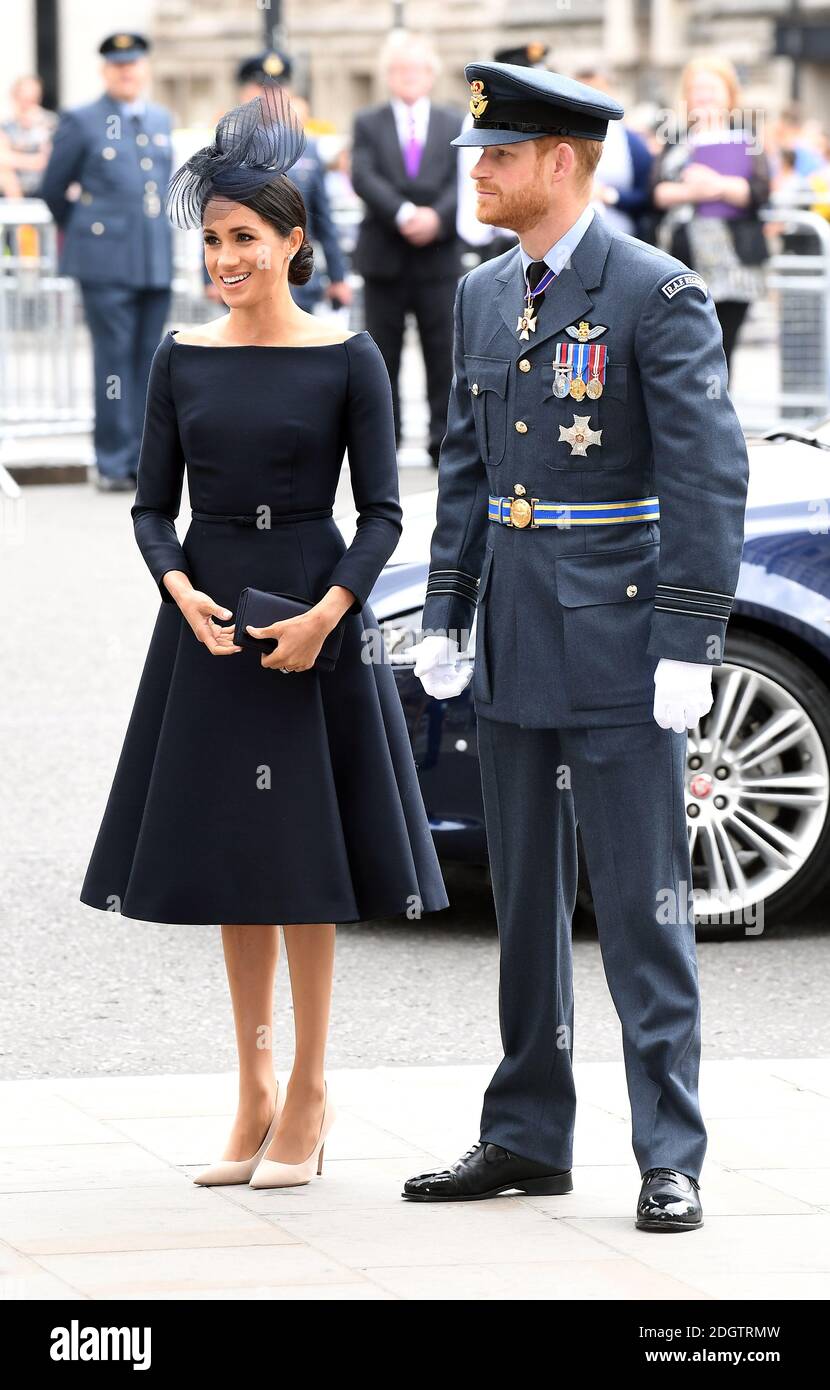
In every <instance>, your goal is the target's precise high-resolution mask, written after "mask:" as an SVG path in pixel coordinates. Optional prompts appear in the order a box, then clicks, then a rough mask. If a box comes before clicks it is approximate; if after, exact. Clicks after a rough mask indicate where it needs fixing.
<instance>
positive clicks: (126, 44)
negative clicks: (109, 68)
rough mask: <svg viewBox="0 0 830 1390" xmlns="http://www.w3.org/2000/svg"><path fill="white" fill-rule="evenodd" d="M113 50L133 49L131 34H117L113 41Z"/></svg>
mask: <svg viewBox="0 0 830 1390" xmlns="http://www.w3.org/2000/svg"><path fill="white" fill-rule="evenodd" d="M112 46H113V48H132V46H133V38H132V35H131V34H116V35H115V38H114V39H113V41H112Z"/></svg>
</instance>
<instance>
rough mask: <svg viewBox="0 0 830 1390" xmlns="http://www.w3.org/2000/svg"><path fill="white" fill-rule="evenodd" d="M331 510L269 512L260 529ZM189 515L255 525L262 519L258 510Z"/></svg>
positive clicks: (329, 514) (326, 513)
mask: <svg viewBox="0 0 830 1390" xmlns="http://www.w3.org/2000/svg"><path fill="white" fill-rule="evenodd" d="M333 510H334V509H333V508H332V507H318V508H317V509H316V510H313V511H307V512H271V515H270V517H269V518H268V525H267V526H264V525H262V526H260V529H261V530H262V531H267V530H268V529H269V528H270V527H271V526H273V525H276V524H277V523H278V522H286V521H316V520H317V518H318V517H326V516H332V514H333ZM190 515H191V517H192V518H193V520H194V521H235V522H236V523H237V524H238V525H239V526H256V525H257V524H258V523H260V522H261V521H262V520H263V518H262V517H261V516H260V514H259V513H258V512H241V513H238V514H237V515H232V514H229V513H226V512H191V513H190Z"/></svg>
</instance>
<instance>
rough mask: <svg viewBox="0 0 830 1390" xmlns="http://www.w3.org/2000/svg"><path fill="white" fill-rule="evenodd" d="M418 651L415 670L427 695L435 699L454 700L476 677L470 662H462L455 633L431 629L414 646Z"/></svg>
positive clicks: (413, 649)
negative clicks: (430, 632)
mask: <svg viewBox="0 0 830 1390" xmlns="http://www.w3.org/2000/svg"><path fill="white" fill-rule="evenodd" d="M411 651H412V652H413V653H415V666H414V668H413V669H414V673H415V675H416V676H417V677H418V679H419V681H420V682H421V685H422V686H423V687H424V690H425V691H426V693H427V695H431V696H432V697H433V699H435V700H451V699H453V697H454V696H455V695H460V694H461V692H462V690H466V688H467V686H468V685H469V683H470V681H471V680H472V678H473V667H472V663H471V662H465V664H464V665H463V666H462V665H460V664H459V660H458V643H457V642H456V640H455V638H454V637H441V636H440V634H438V633H432V634H431V635H430V636H429V637H425V638H424V639H423V641H422V642H418V643H417V644H416V646H414V647H412V648H411Z"/></svg>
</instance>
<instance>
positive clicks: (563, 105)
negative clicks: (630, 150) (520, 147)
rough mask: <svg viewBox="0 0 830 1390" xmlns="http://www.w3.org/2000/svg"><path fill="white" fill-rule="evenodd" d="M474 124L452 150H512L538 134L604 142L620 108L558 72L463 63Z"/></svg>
mask: <svg viewBox="0 0 830 1390" xmlns="http://www.w3.org/2000/svg"><path fill="white" fill-rule="evenodd" d="M464 76H465V77H466V79H467V81H468V82H469V84H470V112H471V114H472V116H473V124H472V125H471V127H470V129H469V130H462V132H461V134H460V135H457V136H456V138H455V139H454V140H453V141H451V144H453V145H515V144H518V143H519V141H520V140H538V139H539V138H540V137H541V136H543V135H563V136H569V135H572V136H574V137H575V138H577V139H580V140H604V139H605V132H606V130H607V129H608V122H609V121H618V120H620V118H621V117H622V115H623V108H622V107H621V106H620V103H619V102H618V101H614V99H613V97H608V96H606V95H605V93H604V92H599V91H597V90H596V88H595V87H588V86H587V85H586V84H585V83H584V82H575V81H574V79H573V78H572V77H563V76H562V74H561V73H558V72H546V71H543V70H541V69H539V68H527V67H519V66H518V65H516V64H514V63H468V64H467V66H466V67H465V69H464Z"/></svg>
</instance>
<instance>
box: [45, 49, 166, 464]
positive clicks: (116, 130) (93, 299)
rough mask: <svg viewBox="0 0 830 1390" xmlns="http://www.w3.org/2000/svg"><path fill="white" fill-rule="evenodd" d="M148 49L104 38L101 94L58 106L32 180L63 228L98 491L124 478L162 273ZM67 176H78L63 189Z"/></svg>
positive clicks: (137, 434) (162, 112)
mask: <svg viewBox="0 0 830 1390" xmlns="http://www.w3.org/2000/svg"><path fill="white" fill-rule="evenodd" d="M149 47H150V45H149V43H148V41H147V39H145V38H144V37H143V36H142V35H141V34H111V35H110V36H109V38H106V39H104V41H103V43H102V44H101V46H100V49H99V52H100V54H101V56H102V58H103V69H102V70H103V78H104V92H103V95H102V96H100V97H99V98H98V99H97V101H93V102H90V103H89V105H87V106H78V107H75V108H74V109H73V110H71V111H67V112H65V113H64V114H63V115H62V117H61V120H60V123H59V125H58V129H57V131H56V133H55V142H54V145H53V148H52V154H51V157H50V159H49V163H48V165H47V167H46V171H45V173H44V175H43V182H42V184H41V188H40V196H41V197H42V198H43V199H45V201H46V203H47V204H48V206H49V209H50V211H51V213H52V216H53V217H54V219H55V221H56V223H57V224H58V226H59V227H60V228H61V229H62V231H63V232H64V241H63V247H62V252H61V261H60V268H61V271H62V273H63V274H64V275H71V276H74V277H75V279H76V280H78V282H79V284H80V287H81V296H82V299H83V305H84V315H85V317H86V321H87V324H88V326H89V330H90V333H91V335H92V349H93V370H94V380H95V461H96V477H95V481H96V483H97V486H98V487H99V488H102V489H115V488H123V489H132V488H133V487H134V486H135V477H136V472H137V469H138V451H139V446H140V443H141V430H142V423H143V419H144V400H145V396H146V394H147V380H148V377H149V374H150V363H151V361H152V357H153V353H154V352H155V350H156V348H157V346H158V343H159V340H160V338H161V335H162V331H163V329H164V323H165V319H166V317H167V310H168V307H169V303H170V283H171V280H172V275H173V264H172V240H171V230H170V226H169V224H168V222H167V218H166V217H164V216H163V215H162V213H163V199H164V196H165V194H166V191H167V184H168V181H169V178H170V161H171V149H170V114H169V112H168V111H167V110H166V109H165V108H164V107H163V106H158V105H156V104H155V103H153V102H150V101H147V100H146V98H145V96H144V91H145V88H146V85H147V80H148V76H149V66H148V62H147V52H148V50H149ZM72 185H76V186H77V185H80V193H79V194H77V196H75V197H70V196H69V195H70V193H72V192H75V191H76V190H73V189H72V187H71V186H72Z"/></svg>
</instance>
